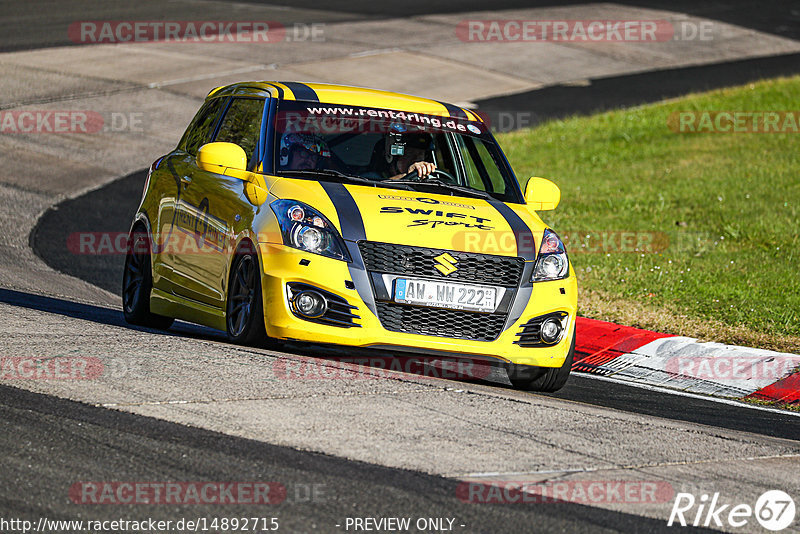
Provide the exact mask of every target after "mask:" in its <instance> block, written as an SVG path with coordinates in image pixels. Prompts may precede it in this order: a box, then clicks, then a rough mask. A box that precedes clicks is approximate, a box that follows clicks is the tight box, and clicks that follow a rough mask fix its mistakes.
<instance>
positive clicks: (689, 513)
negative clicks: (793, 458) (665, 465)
mask: <svg viewBox="0 0 800 534" xmlns="http://www.w3.org/2000/svg"><path fill="white" fill-rule="evenodd" d="M794 517H795V504H794V500H793V499H792V498H791V497H790V496H789V494H788V493H786V492H784V491H780V490H770V491H767V492H765V493H763V494H762V495H761V496H760V497H759V498H758V499H757V500H756V504H755V506H751V505H749V504H745V503H741V504H736V505H733V504H730V503H724V501H723V500H722V499H720V494H719V493H714V494H713V495H711V496H709V495H708V494H703V495H701V496H700V498H699V499H697V498H696V497H695V496H694V495H692V494H691V493H678V494H677V495H676V496H675V502H674V503H673V505H672V512H671V513H670V515H669V521H667V526H670V527H671V526H673V525H675V526H677V525H680V526H682V527H685V526H689V525H691V526H693V527H723V526H727V527H733V528H741V527H744V526H746V525H748V524H749V525H750V526H751V528H752V523H751V521H752V519H753V518H755V520H756V521H757V522H758V523H759V524H760V525H761V526H762V527H764V528H765V529H767V530H771V531H773V532H778V531H780V530H783V529H785V528H787V527H788V526H789V525H791V524H792V522H793V521H794ZM748 530H750V529H748Z"/></svg>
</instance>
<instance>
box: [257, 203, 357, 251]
mask: <svg viewBox="0 0 800 534" xmlns="http://www.w3.org/2000/svg"><path fill="white" fill-rule="evenodd" d="M270 207H271V208H272V211H273V212H275V216H276V217H277V218H278V224H279V225H280V227H281V234H282V235H283V244H284V245H287V246H290V247H294V248H297V249H300V250H305V251H308V252H313V253H314V254H321V255H322V256H328V257H329V258H336V259H337V260H343V261H350V257H349V256H348V254H347V249H346V247H345V245H344V241H343V240H342V238H341V236H340V235H339V232H337V231H336V228H334V226H333V225H332V224H331V222H330V221H329V220H328V219H326V218H325V216H324V215H322V214H321V213H320V212H318V211H317V210H315V209H314V208H312V207H311V206H309V205H308V204H304V203H302V202H298V201H297V200H285V199H282V200H276V201H275V202H273V203H272V204H270Z"/></svg>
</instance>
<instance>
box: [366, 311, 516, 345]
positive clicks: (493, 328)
mask: <svg viewBox="0 0 800 534" xmlns="http://www.w3.org/2000/svg"><path fill="white" fill-rule="evenodd" d="M375 304H376V306H377V308H378V317H379V318H380V320H381V324H383V327H384V328H386V329H387V330H392V331H394V332H405V333H407V334H422V335H425V336H442V337H453V338H459V339H471V340H475V341H493V340H495V339H497V337H498V336H499V335H500V333H501V332H502V331H503V324H504V323H505V321H506V314H489V313H477V312H468V311H462V310H447V309H443V308H427V307H424V306H407V305H404V304H397V303H394V302H376V303H375Z"/></svg>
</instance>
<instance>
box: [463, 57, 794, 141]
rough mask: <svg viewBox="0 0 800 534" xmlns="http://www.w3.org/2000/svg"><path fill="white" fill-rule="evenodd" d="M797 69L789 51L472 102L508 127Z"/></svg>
mask: <svg viewBox="0 0 800 534" xmlns="http://www.w3.org/2000/svg"><path fill="white" fill-rule="evenodd" d="M798 73H800V54H788V55H783V56H771V57H766V58H758V59H746V60H741V61H731V62H728V63H717V64H714V65H704V66H699V67H684V68H678V69H668V70H657V71H652V72H645V73H642V74H629V75H624V76H613V77H610V78H600V79H593V80H591V81H590V84H589V85H587V86H585V87H573V86H564V85H554V86H550V87H545V88H543V89H537V90H534V91H527V92H524V93H517V94H512V95H506V96H500V97H496V98H487V99H485V100H478V101H476V102H475V103H476V104H477V105H478V111H480V112H481V113H482V114H484V115H485V116H486V117H488V120H489V122H490V124H491V125H492V127H493V128H495V129H497V130H500V131H506V130H512V129H517V128H519V127H528V126H535V125H536V124H539V123H541V122H544V121H546V120H552V119H562V118H565V117H569V116H571V115H588V114H590V113H595V112H600V111H607V110H612V109H619V108H624V107H630V106H637V105H641V104H647V103H650V102H658V101H660V100H662V99H665V98H675V97H679V96H683V95H685V94H688V93H692V92H702V91H708V90H711V89H718V88H721V87H728V86H732V85H743V84H745V83H748V82H752V81H757V80H761V79H766V78H773V77H776V76H791V75H794V74H798ZM522 121H525V122H522ZM665 121H666V119H665ZM666 127H667V125H666V122H665V123H664V128H666Z"/></svg>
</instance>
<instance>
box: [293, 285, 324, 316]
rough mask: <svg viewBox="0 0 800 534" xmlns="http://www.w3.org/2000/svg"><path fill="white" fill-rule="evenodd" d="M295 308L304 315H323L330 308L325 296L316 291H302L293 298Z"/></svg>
mask: <svg viewBox="0 0 800 534" xmlns="http://www.w3.org/2000/svg"><path fill="white" fill-rule="evenodd" d="M292 303H293V304H294V308H295V309H296V310H297V312H298V313H300V315H302V316H304V317H310V318H312V319H313V318H315V317H321V316H322V315H324V314H325V311H326V310H327V309H328V303H327V302H326V301H325V297H323V296H322V295H320V294H319V293H317V292H316V291H301V292H300V293H298V294H297V295H295V296H294V298H293V299H292Z"/></svg>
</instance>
